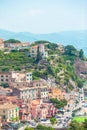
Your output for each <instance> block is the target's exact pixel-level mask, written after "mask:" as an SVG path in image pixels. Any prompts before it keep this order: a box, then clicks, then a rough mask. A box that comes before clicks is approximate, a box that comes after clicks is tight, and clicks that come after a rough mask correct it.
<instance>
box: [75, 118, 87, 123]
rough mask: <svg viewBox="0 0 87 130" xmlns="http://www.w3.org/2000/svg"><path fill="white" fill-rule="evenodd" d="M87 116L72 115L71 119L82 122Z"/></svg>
mask: <svg viewBox="0 0 87 130" xmlns="http://www.w3.org/2000/svg"><path fill="white" fill-rule="evenodd" d="M85 119H87V117H74V118H73V120H74V121H77V122H84V121H85Z"/></svg>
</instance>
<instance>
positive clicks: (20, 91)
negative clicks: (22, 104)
mask: <svg viewBox="0 0 87 130" xmlns="http://www.w3.org/2000/svg"><path fill="white" fill-rule="evenodd" d="M13 96H18V98H21V99H23V100H28V99H30V100H34V99H37V98H38V88H36V87H22V88H13Z"/></svg>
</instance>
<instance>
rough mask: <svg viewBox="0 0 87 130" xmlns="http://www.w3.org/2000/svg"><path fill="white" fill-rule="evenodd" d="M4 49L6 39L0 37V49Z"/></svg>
mask: <svg viewBox="0 0 87 130" xmlns="http://www.w3.org/2000/svg"><path fill="white" fill-rule="evenodd" d="M2 49H4V41H3V39H2V38H0V50H2Z"/></svg>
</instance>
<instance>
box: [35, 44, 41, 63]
mask: <svg viewBox="0 0 87 130" xmlns="http://www.w3.org/2000/svg"><path fill="white" fill-rule="evenodd" d="M41 59H42V56H41V53H40V50H39V46H38V49H37V58H36V62H37V63H38V62H39V61H40V60H41Z"/></svg>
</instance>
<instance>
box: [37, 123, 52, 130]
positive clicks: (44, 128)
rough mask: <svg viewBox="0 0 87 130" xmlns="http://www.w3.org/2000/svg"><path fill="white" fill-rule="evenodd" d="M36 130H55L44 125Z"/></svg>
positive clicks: (38, 126)
mask: <svg viewBox="0 0 87 130" xmlns="http://www.w3.org/2000/svg"><path fill="white" fill-rule="evenodd" d="M36 130H54V128H52V127H47V126H43V125H40V124H39V125H37V127H36Z"/></svg>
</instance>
